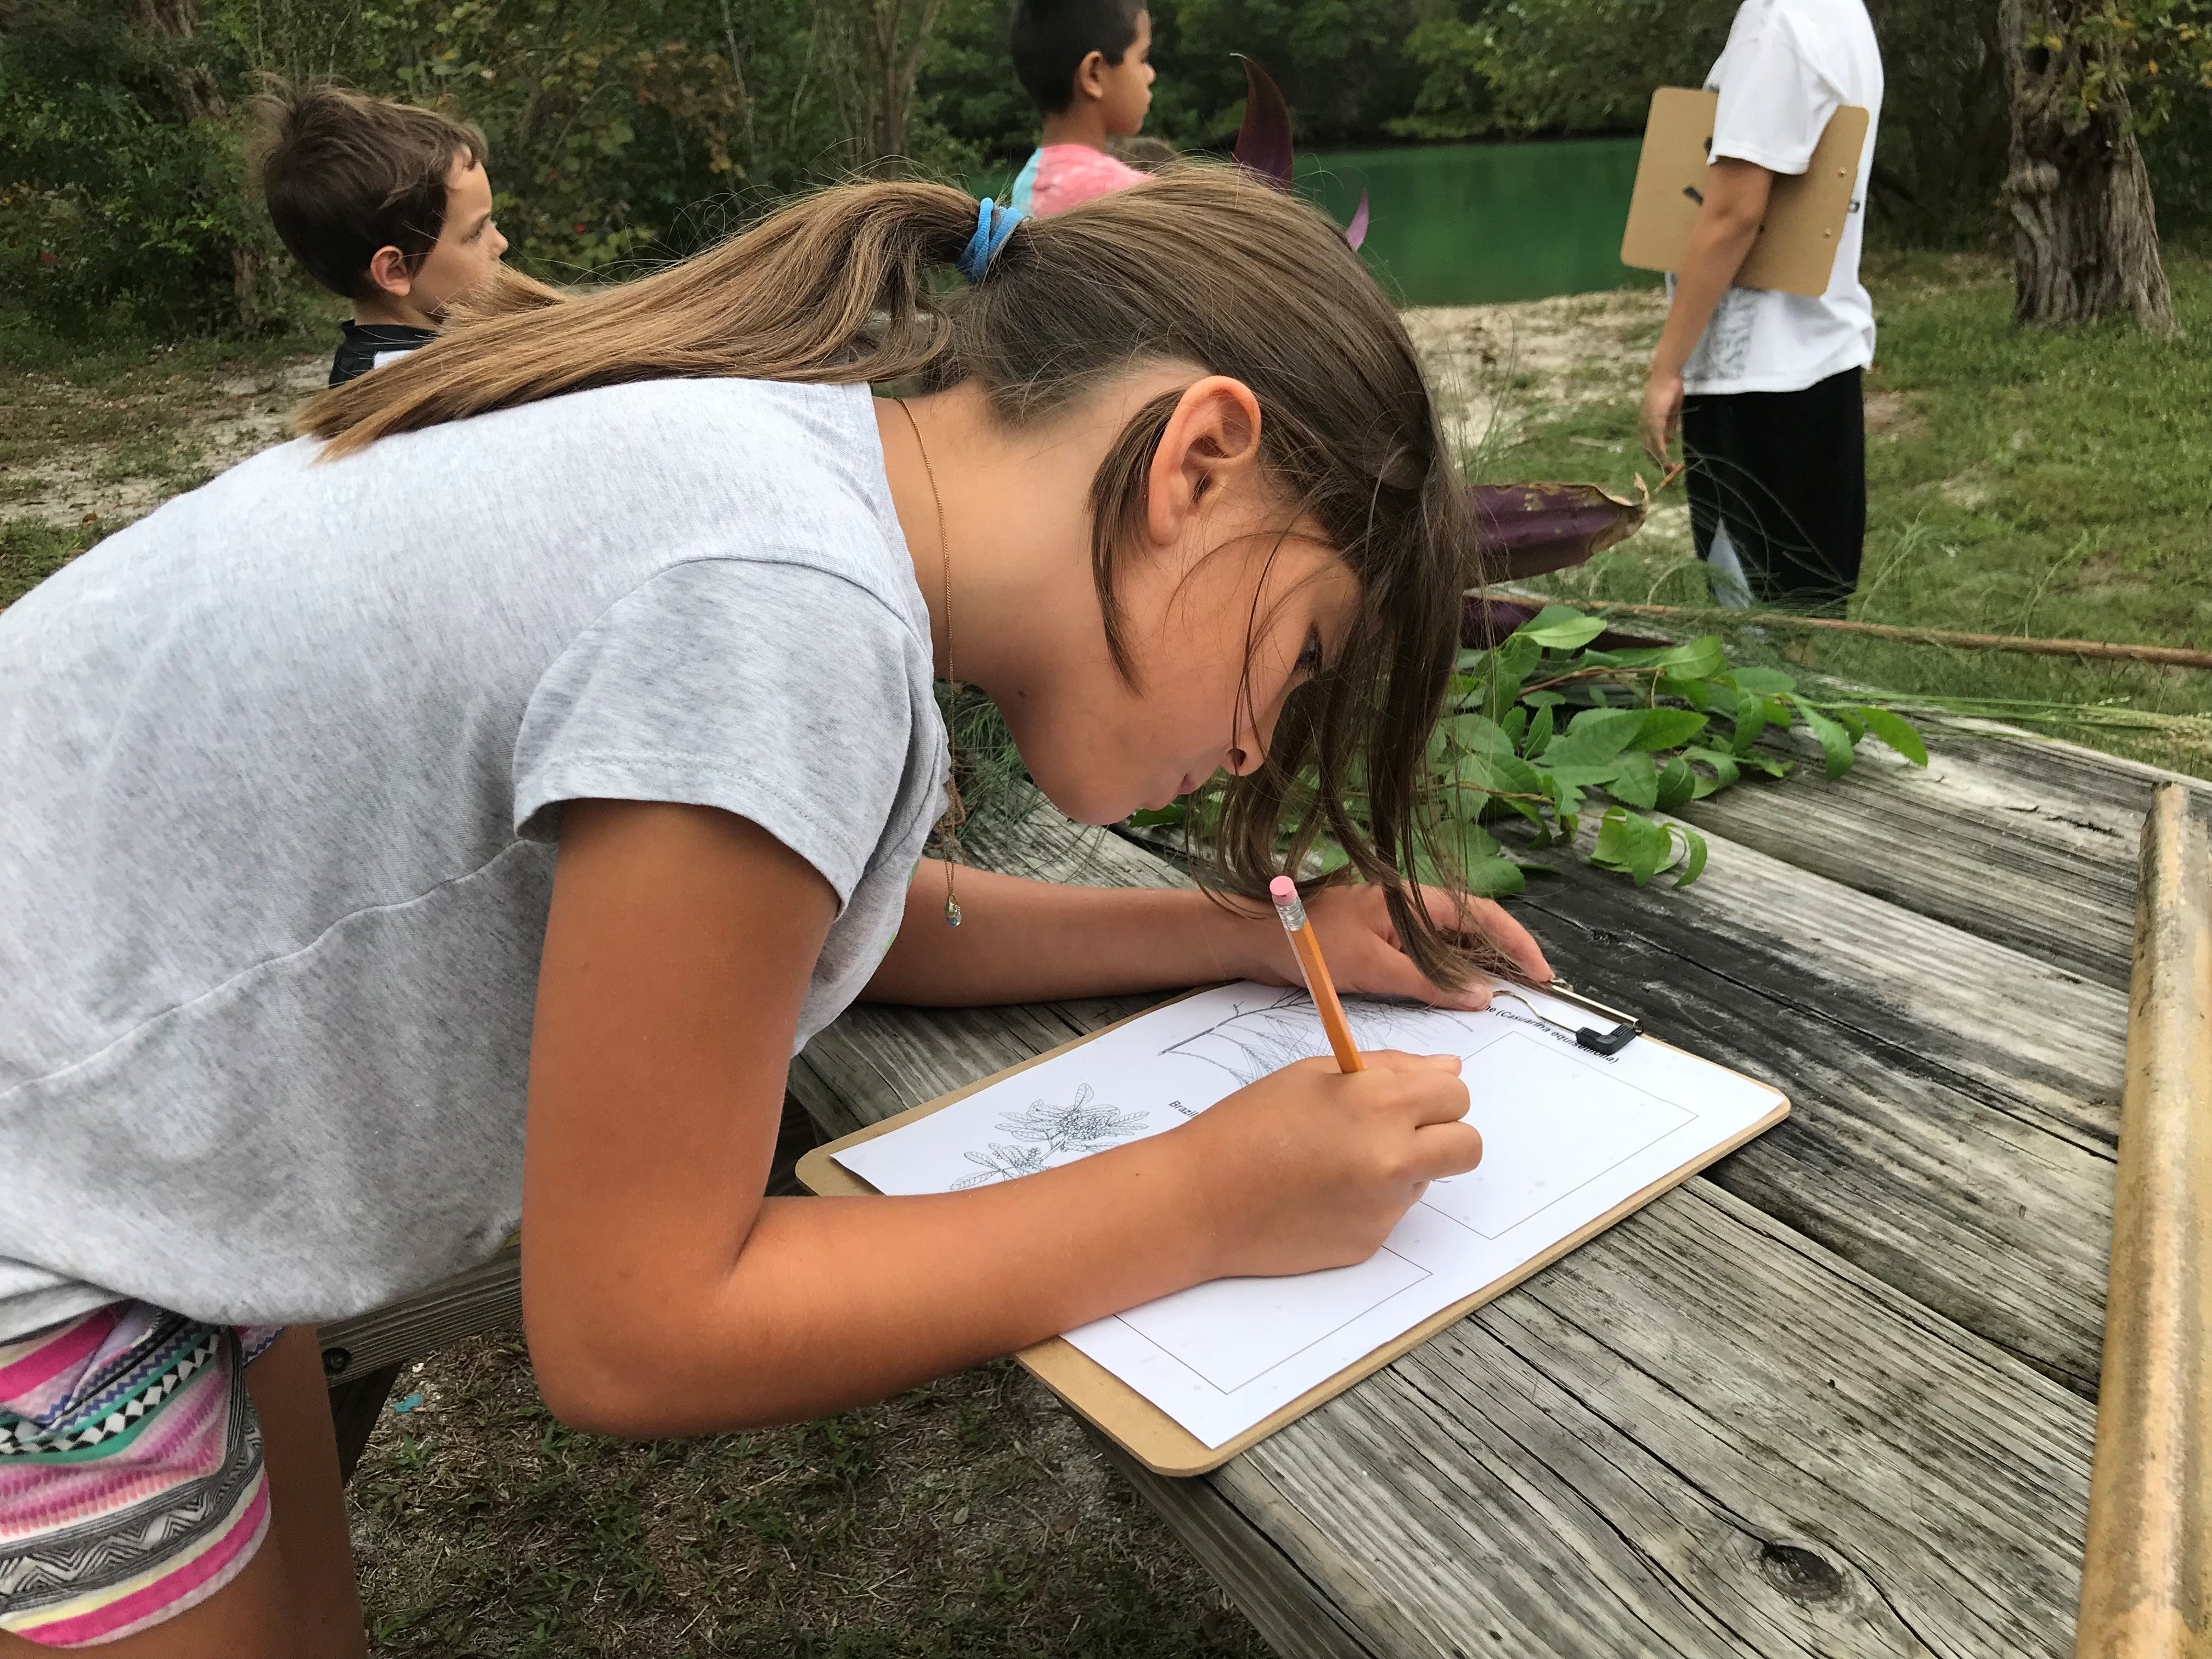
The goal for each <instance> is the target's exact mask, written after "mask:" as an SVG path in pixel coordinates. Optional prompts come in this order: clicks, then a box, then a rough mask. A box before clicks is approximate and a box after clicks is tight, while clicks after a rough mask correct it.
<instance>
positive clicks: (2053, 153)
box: [0, 0, 2212, 330]
mask: <svg viewBox="0 0 2212 1659" xmlns="http://www.w3.org/2000/svg"><path fill="white" fill-rule="evenodd" d="M1872 9H1873V12H1874V15H1875V24H1876V27H1877V29H1878V31H1879V33H1880V34H1881V40H1882V47H1883V55H1884V59H1885V63H1886V65H1887V73H1888V93H1887V100H1886V103H1885V107H1884V111H1883V123H1882V131H1881V137H1880V140H1879V143H1878V148H1877V156H1878V160H1877V163H1876V175H1875V179H1874V180H1873V190H1872V191H1871V195H1870V199H1871V202H1872V206H1873V212H1874V215H1875V230H1876V234H1877V235H1880V236H1884V237H1887V238H1888V239H1890V240H1893V241H1896V242H1901V243H1907V244H1912V245H1922V246H1961V245H1973V244H1980V243H1986V242H1988V241H1990V240H1991V239H1992V238H1993V237H2002V236H2004V235H2005V234H2008V232H2009V234H2012V235H2013V236H2014V237H2015V240H2023V239H2025V240H2030V241H2035V242H2037V243H2038V245H2039V246H2042V247H2043V248H2044V249H2045V253H2044V254H2043V255H2042V256H2041V257H2040V258H2039V263H2038V264H2037V266H2036V273H2035V274H2034V275H2033V281H2032V282H2030V283H2029V286H2031V287H2035V286H2038V285H2039V286H2040V289H2042V290H2045V291H2044V292H2042V295H2041V302H2042V303H2043V304H2044V306H2045V310H2046V311H2047V312H2048V313H2050V314H2051V315H2054V316H2056V315H2061V314H2089V313H2093V312H2094V311H2096V310H2099V309H2110V308H2112V307H2114V306H2115V305H2118V306H2119V307H2124V308H2133V309H2136V310H2137V311H2138V312H2142V311H2143V310H2144V308H2145V306H2146V305H2148V304H2150V303H2151V301H2152V299H2153V298H2154V296H2151V295H2147V294H2146V292H2145V291H2144V289H2145V284H2144V282H2143V280H2142V278H2141V276H2140V271H2139V270H2138V275H2137V276H2136V277H2133V278H2126V279H2116V283H2117V287H2116V289H2115V292H2114V293H2113V294H2106V295H2098V294H2095V293H2088V292H2075V291H2071V290H2073V289H2082V288H2083V284H2082V283H2079V282H2075V281H2073V280H2072V279H2071V278H2069V277H2068V276H2067V275H2066V273H2067V272H2069V271H2071V270H2075V269H2076V268H2078V267H2079V266H2080V265H2081V249H2082V247H2083V246H2084V245H2085V239H2087V240H2089V241H2095V240H2096V239H2100V238H2101V239H2103V244H2104V245H2106V246H2118V245H2121V244H2126V243H2128V242H2129V241H2130V238H2131V237H2132V238H2133V240H2135V241H2138V242H2139V241H2141V240H2142V236H2143V234H2144V233H2145V232H2146V231H2147V229H2148V213H2149V210H2150V208H2149V204H2150V202H2151V200H2152V198H2153V197H2155V200H2156V204H2157V214H2158V217H2159V221H2160V223H2161V224H2162V226H2163V228H2165V229H2166V231H2167V232H2168V233H2169V234H2171V233H2172V232H2173V231H2174V230H2176V229H2177V228H2179V229H2187V230H2191V231H2197V230H2202V229H2205V228H2212V91H2208V90H2207V87H2208V85H2212V55H2208V54H2212V0H1874V3H1873V6H1872ZM1005 10H1006V0H459V3H455V0H0V304H4V305H5V306H7V307H9V308H11V309H15V310H17V311H19V312H20V311H24V310H28V311H31V312H33V313H36V314H38V315H40V316H41V317H42V318H43V319H46V321H47V322H49V323H50V324H54V325H64V326H68V325H75V326H78V327H86V326H90V325H93V324H94V322H95V321H97V320H98V319H102V318H105V317H107V316H109V315H111V314H112V313H113V312H114V311H115V309H116V308H117V307H125V308H127V309H129V310H131V311H133V312H135V313H138V315H139V317H140V318H141V319H143V322H144V323H145V324H146V325H149V326H152V327H155V328H160V329H165V330H199V329H211V328H240V327H244V328H252V327H256V326H263V325H268V324H269V323H270V322H272V321H274V320H276V319H279V318H281V317H282V316H283V314H284V313H285V312H286V308H287V307H288V306H289V304H290V302H291V297H292V295H291V290H293V289H295V286H296V280H297V279H295V278H294V277H293V276H292V275H291V273H290V268H289V262H288V261H287V260H286V259H285V258H283V256H282V253H281V250H278V249H277V248H276V246H275V245H274V243H273V241H272V240H270V236H269V234H268V232H267V228H266V226H265V224H264V222H263V221H262V219H261V216H260V215H259V213H258V209H257V208H256V207H255V205H254V204H252V202H251V201H250V200H249V199H248V198H247V197H246V194H245V192H244V191H243V188H242V179H243V166H244V151H245V144H246V133H245V131H244V130H243V122H242V120H241V118H240V108H241V106H242V105H243V102H244V100H246V97H247V96H248V95H249V94H251V92H252V90H253V88H254V86H255V84H256V82H257V79H258V77H260V76H266V75H277V76H286V77H289V78H294V79H299V78H303V77H309V76H335V77H337V78H338V79H341V80H343V81H345V82H348V83H349V84H352V85H355V86H358V87H362V88H365V89H368V90H370V91H374V92H380V93H388V94H397V95H400V96H405V97H410V98H414V99H417V100H435V99H440V98H447V99H451V100H453V102H454V103H456V104H458V105H459V107H460V109H461V111H462V112H464V113H465V114H466V115H467V116H468V117H469V118H471V119H473V120H475V121H476V122H477V123H478V124H479V125H482V126H483V128H484V130H485V131H486V133H487V135H488V137H489V139H490V143H491V147H492V157H493V177H494V182H495V185H497V186H498V189H499V193H500V198H501V223H502V226H503V228H505V229H506V230H507V234H508V235H509V237H510V239H511V240H513V242H514V244H515V246H516V255H517V257H518V258H520V260H521V261H522V262H523V263H525V264H527V265H528V266H529V267H531V268H532V269H534V270H538V271H540V272H542V273H545V274H549V275H552V276H574V275H579V274H583V273H588V272H600V273H610V274H611V273H613V272H617V271H619V270H623V269H625V268H634V267H635V265H636V264H638V263H640V262H649V261H654V260H659V259H662V258H668V257H671V256H675V255H680V254H682V253H684V252H689V251H690V250H692V249H693V248H696V247H697V246H702V245H703V244H704V243H706V242H708V241H710V240H714V238H716V237H718V236H720V235H721V234H725V233H726V232H727V231H728V230H730V229H731V228H734V227H735V226H737V225H738V224H740V223H742V222H744V221H745V220H746V219H747V218H749V217H750V216H752V215H754V214H755V213H757V212H758V211H759V210H761V209H762V208H763V206H765V205H766V204H769V203H772V202H773V201H775V200H776V199H778V198H779V197H782V196H784V195H786V194H788V193H789V192H791V191H793V190H797V189H799V188H803V187H805V185H808V184H811V183H814V182H818V181H820V180H823V179H831V178H836V177H839V176H843V175H847V174H849V173H854V172H858V171H862V170H867V169H872V168H876V167H882V166H884V165H887V164H892V165H901V166H906V167H914V168H916V169H919V170H921V171H922V172H925V173H930V174H933V175H937V176H942V177H948V178H952V179H961V180H989V179H995V178H999V177H1002V176H1005V175H1007V174H1010V173H1012V170H1013V168H1014V167H1016V166H1018V163H1019V160H1020V158H1021V156H1022V155H1024V154H1026V152H1027V150H1028V148H1029V146H1030V143H1032V142H1033V138H1034V134H1035V125H1036V118H1035V114H1034V112H1033V111H1032V110H1031V109H1030V107H1029V106H1028V103H1027V100H1025V99H1024V96H1023V94H1022V92H1021V90H1020V88H1019V87H1018V84H1017V83H1016V82H1015V80H1014V77H1013V73H1012V64H1011V63H1010V62H1009V61H1008V58H1007V54H1006V19H1005ZM1734 11H1735V0H1156V3H1155V6H1154V9H1153V14H1152V15H1153V26H1154V40H1155V46H1154V49H1153V61H1154V62H1155V64H1158V69H1159V82H1158V88H1157V90H1156V96H1155V101H1154V104H1153V117H1152V130H1153V131H1157V132H1158V133H1160V134H1161V135H1162V136H1164V137H1167V138H1169V139H1170V140H1171V141H1173V142H1175V143H1177V144H1179V145H1181V146H1183V147H1185V148H1197V149H1225V148H1226V147H1227V143H1228V141H1229V139H1230V138H1231V137H1232V136H1233V134H1234V132H1235V131H1236V127H1237V120H1238V118H1239V116H1240V114H1241V112H1242V106H1243V74H1242V71H1241V70H1240V69H1239V68H1238V66H1237V63H1236V60H1235V58H1234V57H1233V55H1232V54H1234V53H1236V52H1249V53H1250V54H1252V55H1253V56H1254V57H1255V58H1258V59H1259V60H1260V61H1261V63H1262V64H1265V65H1266V67H1267V69H1268V70H1270V71H1271V72H1272V73H1273V76H1275V78H1276V80H1277V81H1278V82H1279V83H1280V84H1281V85H1282V87H1283V89H1284V91H1285V94H1287V96H1288V98H1289V100H1290V103H1291V109H1292V110H1293V112H1294V113H1295V116H1296V118H1297V125H1298V129H1299V131H1298V139H1299V143H1300V145H1301V147H1302V148H1306V149H1313V148H1328V147H1339V146H1350V145H1364V144H1377V143H1405V142H1419V141H1438V140H1461V139H1512V138H1527V137H1544V136H1571V135H1581V134H1601V133H1602V134H1620V133H1632V132H1635V131H1638V130H1639V129H1640V126H1641V123H1642V118H1643V113H1644V106H1645V103H1646V101H1647V100H1648V99H1649V96H1650V89H1651V88H1652V87H1653V86H1655V85H1659V84H1666V83H1672V84H1692V85H1694V84H1696V83H1697V82H1698V81H1699V78H1701V77H1702V76H1703V74H1704V72H1705V68H1706V67H1707V65H1709V64H1711V61H1712V59H1713V58H1714V57H1716V56H1717V53H1718V52H1719V49H1720V46H1721V43H1722V40H1723V39H1724V37H1725V35H1726V33H1727V30H1728V25H1729V19H1730V17H1731V16H1732V15H1733V14H1734ZM2016 118H2018V119H2016ZM2023 128H2024V129H2025V130H2024V131H2023ZM894 157H895V158H899V159H898V160H897V161H896V162H895V163H887V161H886V158H894ZM2130 225H2132V226H2133V227H2134V228H2133V230H2132V231H2131V230H2130V228H2129V227H2130ZM2149 257H2150V259H2151V262H2152V263H2153V264H2155V259H2156V240H2155V237H2154V236H2153V237H2152V238H2151V240H2150V243H2149ZM2091 263H2092V264H2093V263H2094V262H2093V261H2092V262H2091ZM2134 264H2135V265H2136V267H2138V268H2139V267H2140V266H2141V264H2142V261H2141V259H2140V258H2136V259H2135V261H2134ZM2069 284H2070V288H2069ZM2130 284H2132V285H2130ZM2088 286H2090V287H2093V286H2094V284H2093V283H2091V284H2089V285H2088Z"/></svg>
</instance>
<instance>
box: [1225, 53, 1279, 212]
mask: <svg viewBox="0 0 2212 1659" xmlns="http://www.w3.org/2000/svg"><path fill="white" fill-rule="evenodd" d="M1237 60H1238V61H1239V62H1240V63H1242V64H1243V65H1244V125H1242V126H1241V127H1239V128H1237V148H1236V149H1235V150H1234V151H1232V152H1231V153H1232V154H1233V155H1235V156H1236V157H1237V160H1238V161H1242V162H1243V164H1244V165H1245V166H1246V167H1249V168H1251V169H1252V171H1253V172H1255V173H1258V174H1259V175H1260V176H1261V178H1262V179H1266V180H1267V182H1268V183H1269V184H1271V185H1274V187H1275V188H1276V189H1277V190H1288V189H1289V188H1290V187H1291V109H1290V106H1289V105H1287V104H1285V102H1284V101H1283V90H1282V88H1280V87H1279V86H1277V85H1276V84H1275V82H1274V81H1273V78H1271V77H1270V76H1269V75H1268V74H1267V70H1263V69H1261V67H1260V66H1259V65H1258V64H1255V63H1254V62H1253V61H1252V60H1251V59H1250V58H1247V57H1245V56H1244V54H1243V52H1238V53H1237Z"/></svg>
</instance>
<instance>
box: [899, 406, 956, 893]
mask: <svg viewBox="0 0 2212 1659" xmlns="http://www.w3.org/2000/svg"><path fill="white" fill-rule="evenodd" d="M891 401H892V402H893V403H895V404H897V405H898V406H899V413H900V414H902V415H903V416H906V423H907V426H908V428H909V429H911V430H912V432H913V433H914V447H915V450H916V452H917V453H920V455H921V474H922V477H925V478H927V479H928V480H929V499H930V501H931V502H932V503H933V505H934V506H935V507H936V508H937V565H938V569H939V572H940V573H941V574H942V575H943V578H944V582H945V606H944V609H945V684H947V685H948V686H949V687H950V688H951V691H950V694H949V695H948V696H946V697H945V752H946V754H947V755H948V757H950V762H949V763H950V767H951V772H950V775H948V776H947V778H946V780H945V816H944V817H941V818H939V819H938V821H937V835H938V839H939V840H940V841H942V842H944V843H945V923H946V925H947V926H949V927H958V926H959V925H960V902H959V901H958V900H957V899H956V898H955V897H953V896H952V872H953V871H954V869H955V868H957V866H958V865H959V862H960V824H961V821H962V820H963V818H965V817H967V816H968V812H967V808H966V806H965V805H963V802H962V801H961V799H960V681H959V679H958V678H957V677H956V676H955V675H954V673H953V672H952V544H951V541H950V540H949V539H948V538H946V536H945V497H944V496H942V495H939V494H938V491H937V469H936V468H935V467H933V466H932V465H930V464H929V446H928V445H927V444H926V443H924V442H922V441H921V422H918V421H916V420H915V418H914V411H913V410H910V409H908V407H907V406H906V399H905V398H893V399H891Z"/></svg>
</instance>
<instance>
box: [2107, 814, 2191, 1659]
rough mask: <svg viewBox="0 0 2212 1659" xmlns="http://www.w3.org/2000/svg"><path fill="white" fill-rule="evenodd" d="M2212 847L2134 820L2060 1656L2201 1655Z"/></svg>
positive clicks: (2174, 825)
mask: <svg viewBox="0 0 2212 1659" xmlns="http://www.w3.org/2000/svg"><path fill="white" fill-rule="evenodd" d="M2209 999H2212V847H2208V844H2207V838H2206V835H2205V830H2204V826H2203V824H2202V823H2198V822H2196V821H2194V820H2193V819H2192V817H2191V814H2190V811H2189V803H2188V800H2187V799H2186V797H2185V794H2184V793H2183V791H2181V790H2180V789H2179V788H2177V787H2172V786H2167V787H2162V788H2160V791H2159V792H2158V797H2157V799H2156V801H2155V802H2154V805H2153V806H2152V809H2151V813H2150V816H2149V817H2148V819H2147V820H2146V822H2145V823H2144V825H2143V835H2142V878H2141V881H2140V884H2139V890H2138V896H2137V903H2136V965H2135V983H2134V987H2133V991H2132V995H2131V997H2130V1013H2129V1021H2128V1081H2127V1093H2126V1097H2125V1100H2124V1105H2123V1108H2122V1113H2121V1120H2120V1162H2119V1191H2118V1204H2117V1206H2116V1212H2115V1215H2114V1218H2113V1224H2112V1291H2111V1302H2110V1310H2109V1313H2108V1314H2107V1316H2106V1331H2105V1376H2104V1386H2103V1388H2102V1389H2101V1391H2100V1394H2099V1395H2098V1402H2097V1403H2098V1414H2097V1450H2096V1462H2095V1465H2094V1472H2093V1481H2092V1488H2091V1498H2090V1506H2089V1541H2088V1547H2087V1559H2086V1565H2085V1570H2084V1572H2083V1575H2082V1585H2081V1620H2080V1626H2079V1629H2078V1631H2077V1632H2076V1638H2075V1639H2076V1647H2075V1652H2076V1654H2077V1655H2078V1656H2079V1659H2181V1656H2184V1655H2191V1654H2203V1653H2205V1652H2207V1651H2212V1375H2208V1372H2212V1006H2208V1000H2209Z"/></svg>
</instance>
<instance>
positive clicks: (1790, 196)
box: [1620, 87, 1868, 295]
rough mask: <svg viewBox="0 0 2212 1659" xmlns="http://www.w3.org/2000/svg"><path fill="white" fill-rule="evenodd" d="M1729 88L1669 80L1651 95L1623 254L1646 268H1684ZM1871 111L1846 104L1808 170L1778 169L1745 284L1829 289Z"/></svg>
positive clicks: (1810, 291) (1743, 273)
mask: <svg viewBox="0 0 2212 1659" xmlns="http://www.w3.org/2000/svg"><path fill="white" fill-rule="evenodd" d="M1719 108H1720V94H1718V93H1717V92H1699V91H1695V90H1692V88H1687V87H1662V88H1659V90H1658V91H1656V92H1655V93H1653V94H1651V113H1650V118H1648V119H1647V120H1646V121H1645V123H1644V151H1643V154H1642V155H1639V156H1638V158H1637V162H1636V189H1635V193H1634V194H1633V195H1632V196H1631V197H1629V203H1628V228H1627V230H1626V233H1624V234H1623V235H1622V236H1621V239H1620V262H1621V264H1625V265H1634V266H1635V267H1637V269H1638V270H1673V271H1679V270H1681V268H1682V254H1683V251H1684V249H1685V248H1686V247H1687V246H1688V245H1689V240H1690V223H1691V222H1692V220H1694V219H1695V218H1696V217H1697V216H1698V209H1699V206H1700V205H1701V204H1702V202H1703V200H1704V196H1703V192H1704V190H1705V167H1706V158H1707V152H1708V151H1709V150H1710V149H1711V147H1712V139H1713V120H1714V117H1715V114H1716V112H1717V111H1718V110H1719ZM1867 120H1868V115H1867V112H1866V111H1865V110H1863V109H1862V108H1860V107H1859V106H1857V104H1845V105H1844V106H1843V107H1842V108H1840V109H1838V111H1837V112H1835V114H1834V115H1832V116H1831V117H1830V118H1829V119H1828V125H1827V130H1826V131H1824V132H1822V133H1821V135H1820V143H1818V144H1817V145H1815V146H1814V150H1813V159H1812V160H1811V161H1808V162H1807V163H1806V166H1805V171H1804V172H1802V173H1778V174H1776V175H1775V179H1774V189H1773V191H1772V193H1771V195H1769V196H1768V197H1767V201H1766V217H1765V220H1764V221H1762V222H1761V223H1760V225H1759V240H1757V241H1755V242H1753V244H1752V245H1751V252H1749V253H1747V254H1746V255H1745V256H1744V261H1743V264H1742V265H1741V267H1739V268H1738V270H1737V271H1736V276H1735V280H1736V284H1737V286H1738V287H1741V288H1765V289H1776V290H1778V291H1779V292H1781V293H1784V294H1803V295H1820V294H1825V293H1826V292H1827V291H1828V280H1829V278H1830V277H1831V276H1832V275H1833V274H1834V272H1835V269H1836V250H1837V248H1838V247H1839V246H1842V244H1843V236H1844V226H1845V225H1846V224H1847V223H1848V222H1850V210H1851V196H1852V193H1853V191H1855V189H1856V188H1857V184H1858V171H1859V157H1860V156H1861V155H1863V154H1864V153H1865V150H1866V135H1867Z"/></svg>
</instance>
